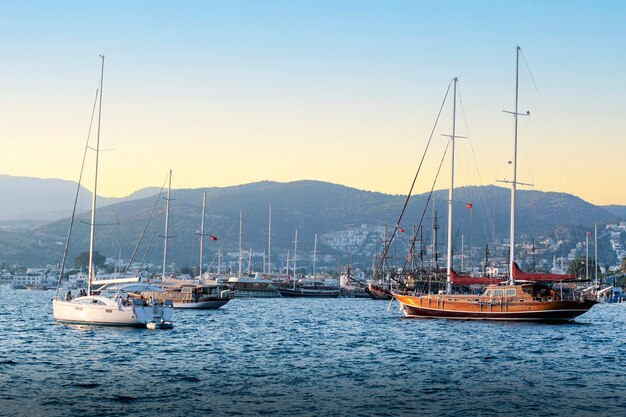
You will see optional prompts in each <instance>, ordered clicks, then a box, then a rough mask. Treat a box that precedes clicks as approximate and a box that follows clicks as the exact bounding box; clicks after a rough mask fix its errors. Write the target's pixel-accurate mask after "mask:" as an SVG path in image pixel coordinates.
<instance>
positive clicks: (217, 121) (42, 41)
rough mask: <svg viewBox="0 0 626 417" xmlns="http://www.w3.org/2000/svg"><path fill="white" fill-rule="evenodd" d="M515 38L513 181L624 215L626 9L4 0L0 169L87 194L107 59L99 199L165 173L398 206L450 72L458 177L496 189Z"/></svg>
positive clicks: (505, 148) (544, 4)
mask: <svg viewBox="0 0 626 417" xmlns="http://www.w3.org/2000/svg"><path fill="white" fill-rule="evenodd" d="M517 44H519V45H520V46H522V48H523V54H524V55H523V56H524V60H523V61H522V65H521V79H520V94H521V99H520V110H523V111H525V110H530V111H531V117H530V118H524V120H520V159H519V161H520V163H519V174H518V175H519V180H520V181H523V182H532V183H534V184H535V189H539V190H550V191H562V192H568V193H572V194H575V195H578V196H580V197H582V198H584V199H586V200H588V201H590V202H592V203H596V204H610V203H617V204H626V169H625V166H626V165H625V164H624V158H625V155H626V126H625V123H624V121H625V120H626V99H625V96H626V94H625V93H626V83H625V82H624V70H625V69H626V2H625V1H573V0H569V1H555V0H553V1H511V0H509V1H382V0H381V1H365V0H357V1H340V0H334V1H261V0H257V1H237V0H232V1H226V0H224V1H208V0H205V1H155V0H150V1H104V2H102V1H101V2H96V1H54V2H50V1H37V2H35V1H27V0H26V1H24V0H20V1H3V2H2V12H1V13H0V48H1V50H2V66H1V69H0V74H1V76H0V143H1V152H0V174H9V175H21V176H33V177H42V178H63V179H69V180H77V178H78V172H79V169H80V162H81V158H82V152H83V146H84V142H85V139H86V136H87V130H88V127H89V120H90V116H91V109H92V106H93V100H94V94H95V90H96V88H97V86H98V80H99V75H100V61H99V58H98V55H99V54H104V55H105V56H106V68H105V80H104V95H103V109H102V112H103V113H102V114H103V116H102V135H101V146H102V148H104V149H109V150H110V151H107V152H103V153H102V155H101V170H100V175H101V181H100V183H99V190H98V191H99V194H103V195H107V196H123V195H126V194H129V193H131V192H132V191H135V190H137V189H139V188H142V187H146V186H160V185H161V184H162V183H163V180H164V178H165V176H166V174H167V170H168V169H170V168H171V169H173V172H174V174H173V187H175V188H196V187H205V186H226V185H235V184H241V183H247V182H252V181H259V180H264V179H268V180H276V181H292V180H299V179H315V180H323V181H331V182H335V183H340V184H345V185H348V186H353V187H357V188H360V189H366V190H372V191H381V192H385V193H398V194H404V193H405V192H406V191H407V190H408V187H409V185H410V182H411V180H412V178H413V174H414V172H415V170H416V167H417V164H418V162H419V159H420V157H421V155H422V151H423V148H424V145H425V143H426V140H427V139H428V136H429V134H430V131H431V129H432V126H433V123H434V120H435V117H436V115H437V112H438V109H439V106H440V103H441V101H442V99H443V95H444V93H445V91H446V88H447V86H448V83H449V82H450V79H451V78H452V77H454V76H459V77H460V81H459V88H460V92H461V98H462V104H459V113H458V116H459V117H458V122H457V123H458V130H457V133H458V134H460V135H463V136H469V139H463V140H459V141H458V146H457V159H456V164H457V174H456V183H457V185H467V184H482V185H484V184H492V183H494V182H495V180H496V179H502V178H510V176H511V174H510V165H508V164H507V161H509V160H511V159H512V141H513V120H512V117H511V116H508V115H506V114H505V113H503V112H502V110H503V109H507V110H512V107H513V97H514V74H515V73H514V71H515V51H514V46H515V45H517ZM531 74H532V77H531ZM533 80H534V81H533ZM450 113H451V106H446V108H445V109H444V115H443V116H442V124H441V126H440V127H439V128H438V129H437V130H436V138H435V139H434V142H435V143H434V145H433V150H432V153H431V154H430V155H429V156H428V158H427V163H426V167H425V171H424V175H423V176H422V177H420V181H419V182H418V187H417V191H418V192H423V191H426V190H428V189H430V186H431V184H432V177H433V172H434V169H435V167H436V165H437V164H438V161H439V159H440V158H441V152H442V149H443V148H444V147H445V143H446V139H445V138H444V137H442V136H440V134H448V133H450V130H451V129H450V126H451V115H450ZM444 169H445V170H446V171H445V174H442V176H441V179H440V183H439V185H438V187H437V188H445V187H446V186H447V181H448V180H447V178H448V175H447V170H448V168H444ZM87 181H89V179H87ZM86 185H87V187H88V188H91V185H90V184H89V183H87V184H86Z"/></svg>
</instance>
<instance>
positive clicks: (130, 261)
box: [124, 176, 167, 274]
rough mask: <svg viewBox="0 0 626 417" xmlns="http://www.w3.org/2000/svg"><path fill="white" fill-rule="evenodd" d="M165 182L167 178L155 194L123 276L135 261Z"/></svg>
mask: <svg viewBox="0 0 626 417" xmlns="http://www.w3.org/2000/svg"><path fill="white" fill-rule="evenodd" d="M166 182H167V176H166V177H165V181H163V185H162V186H161V190H160V191H159V194H157V198H156V200H155V202H154V206H152V211H151V212H150V216H148V220H147V221H146V224H145V226H144V227H143V230H142V231H141V235H140V236H139V240H138V241H137V244H136V245H135V249H133V253H132V255H131V256H130V260H129V261H128V264H127V265H126V268H125V269H124V274H126V273H127V272H128V269H129V268H130V265H131V264H132V263H133V260H134V259H135V255H136V254H137V250H138V249H139V245H140V244H141V241H142V240H143V237H144V235H145V234H146V230H147V229H148V225H149V224H150V221H151V220H152V216H153V215H154V212H155V211H156V207H157V204H158V203H159V201H160V200H161V194H163V189H164V188H165V183H166ZM152 239H154V236H153V237H152V238H151V239H150V243H152ZM144 258H145V254H144ZM141 264H142V265H143V258H142V260H141Z"/></svg>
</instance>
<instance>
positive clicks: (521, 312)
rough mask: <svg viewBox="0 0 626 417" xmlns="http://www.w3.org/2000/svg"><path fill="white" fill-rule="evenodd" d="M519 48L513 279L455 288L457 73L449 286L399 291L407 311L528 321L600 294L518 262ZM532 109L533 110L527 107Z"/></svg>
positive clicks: (581, 308) (566, 311) (554, 315)
mask: <svg viewBox="0 0 626 417" xmlns="http://www.w3.org/2000/svg"><path fill="white" fill-rule="evenodd" d="M519 53H520V47H519V46H517V47H516V57H517V58H516V73H515V75H516V80H515V111H514V112H508V113H512V114H513V116H514V117H515V135H514V138H515V143H514V158H513V181H511V225H510V240H509V242H510V255H509V271H510V273H509V280H508V282H507V283H506V284H505V285H497V284H491V285H488V286H487V287H485V289H484V292H483V294H482V295H475V294H454V293H453V292H452V284H453V280H454V278H455V275H454V271H453V269H452V228H451V227H452V224H451V223H452V201H453V200H452V198H453V191H454V142H455V138H456V135H455V133H456V131H455V128H456V95H457V82H458V79H457V78H454V80H453V81H454V105H453V109H454V110H453V117H452V135H451V136H450V138H451V145H452V146H451V150H452V153H451V158H452V162H451V164H450V165H451V171H452V173H451V181H450V188H449V192H448V260H447V286H446V290H442V291H440V292H439V293H438V294H425V295H421V296H412V295H402V294H396V293H394V298H395V299H396V300H397V301H398V302H399V303H400V305H401V306H402V310H403V312H404V315H405V316H406V317H411V318H421V317H435V318H446V319H479V320H525V321H544V320H552V321H570V320H572V319H574V318H575V317H577V316H580V315H581V314H584V313H586V312H587V311H589V309H590V308H591V307H593V305H595V304H596V303H597V301H595V300H588V299H584V298H582V296H581V298H577V297H575V296H574V295H573V294H568V295H566V296H564V295H563V294H562V292H561V294H559V293H558V292H557V291H556V290H554V289H552V288H550V287H549V286H547V285H544V284H539V283H535V282H528V281H521V279H523V277H524V276H523V275H522V274H520V273H519V268H517V270H516V267H517V265H516V264H515V193H516V188H517V184H518V182H517V122H518V116H520V115H521V114H520V113H519V112H518V86H519ZM526 114H528V113H526Z"/></svg>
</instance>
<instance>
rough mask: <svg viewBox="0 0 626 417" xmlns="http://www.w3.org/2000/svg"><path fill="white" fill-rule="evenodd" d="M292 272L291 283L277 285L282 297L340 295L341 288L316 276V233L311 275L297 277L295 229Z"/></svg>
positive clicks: (329, 296) (330, 296)
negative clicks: (301, 277)
mask: <svg viewBox="0 0 626 417" xmlns="http://www.w3.org/2000/svg"><path fill="white" fill-rule="evenodd" d="M294 243H295V245H296V246H295V248H294V273H293V280H292V282H291V285H290V284H289V283H285V284H284V285H283V286H279V287H278V288H277V289H278V292H280V295H281V296H282V297H316V298H337V297H339V296H340V295H341V289H340V288H339V287H337V286H335V285H327V284H326V282H325V281H324V280H322V279H318V278H316V274H315V272H316V270H315V263H316V260H317V233H316V234H315V241H314V243H313V275H312V276H311V278H309V279H306V278H304V279H297V275H296V266H295V265H296V264H295V256H296V255H295V254H296V250H297V245H298V230H296V240H295V241H294Z"/></svg>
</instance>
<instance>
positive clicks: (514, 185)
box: [499, 46, 532, 285]
mask: <svg viewBox="0 0 626 417" xmlns="http://www.w3.org/2000/svg"><path fill="white" fill-rule="evenodd" d="M521 49H522V48H520V47H519V46H516V47H515V52H516V58H515V111H507V110H504V112H505V113H510V114H512V115H513V117H515V136H514V137H515V141H514V146H513V181H507V180H503V181H499V182H506V183H510V184H511V230H510V234H509V285H513V284H514V283H515V279H514V277H513V265H514V264H515V193H516V191H517V185H518V184H521V185H532V184H524V183H522V182H517V124H518V123H517V122H518V116H530V112H529V111H527V112H526V113H519V111H518V103H519V51H520V50H521Z"/></svg>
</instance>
